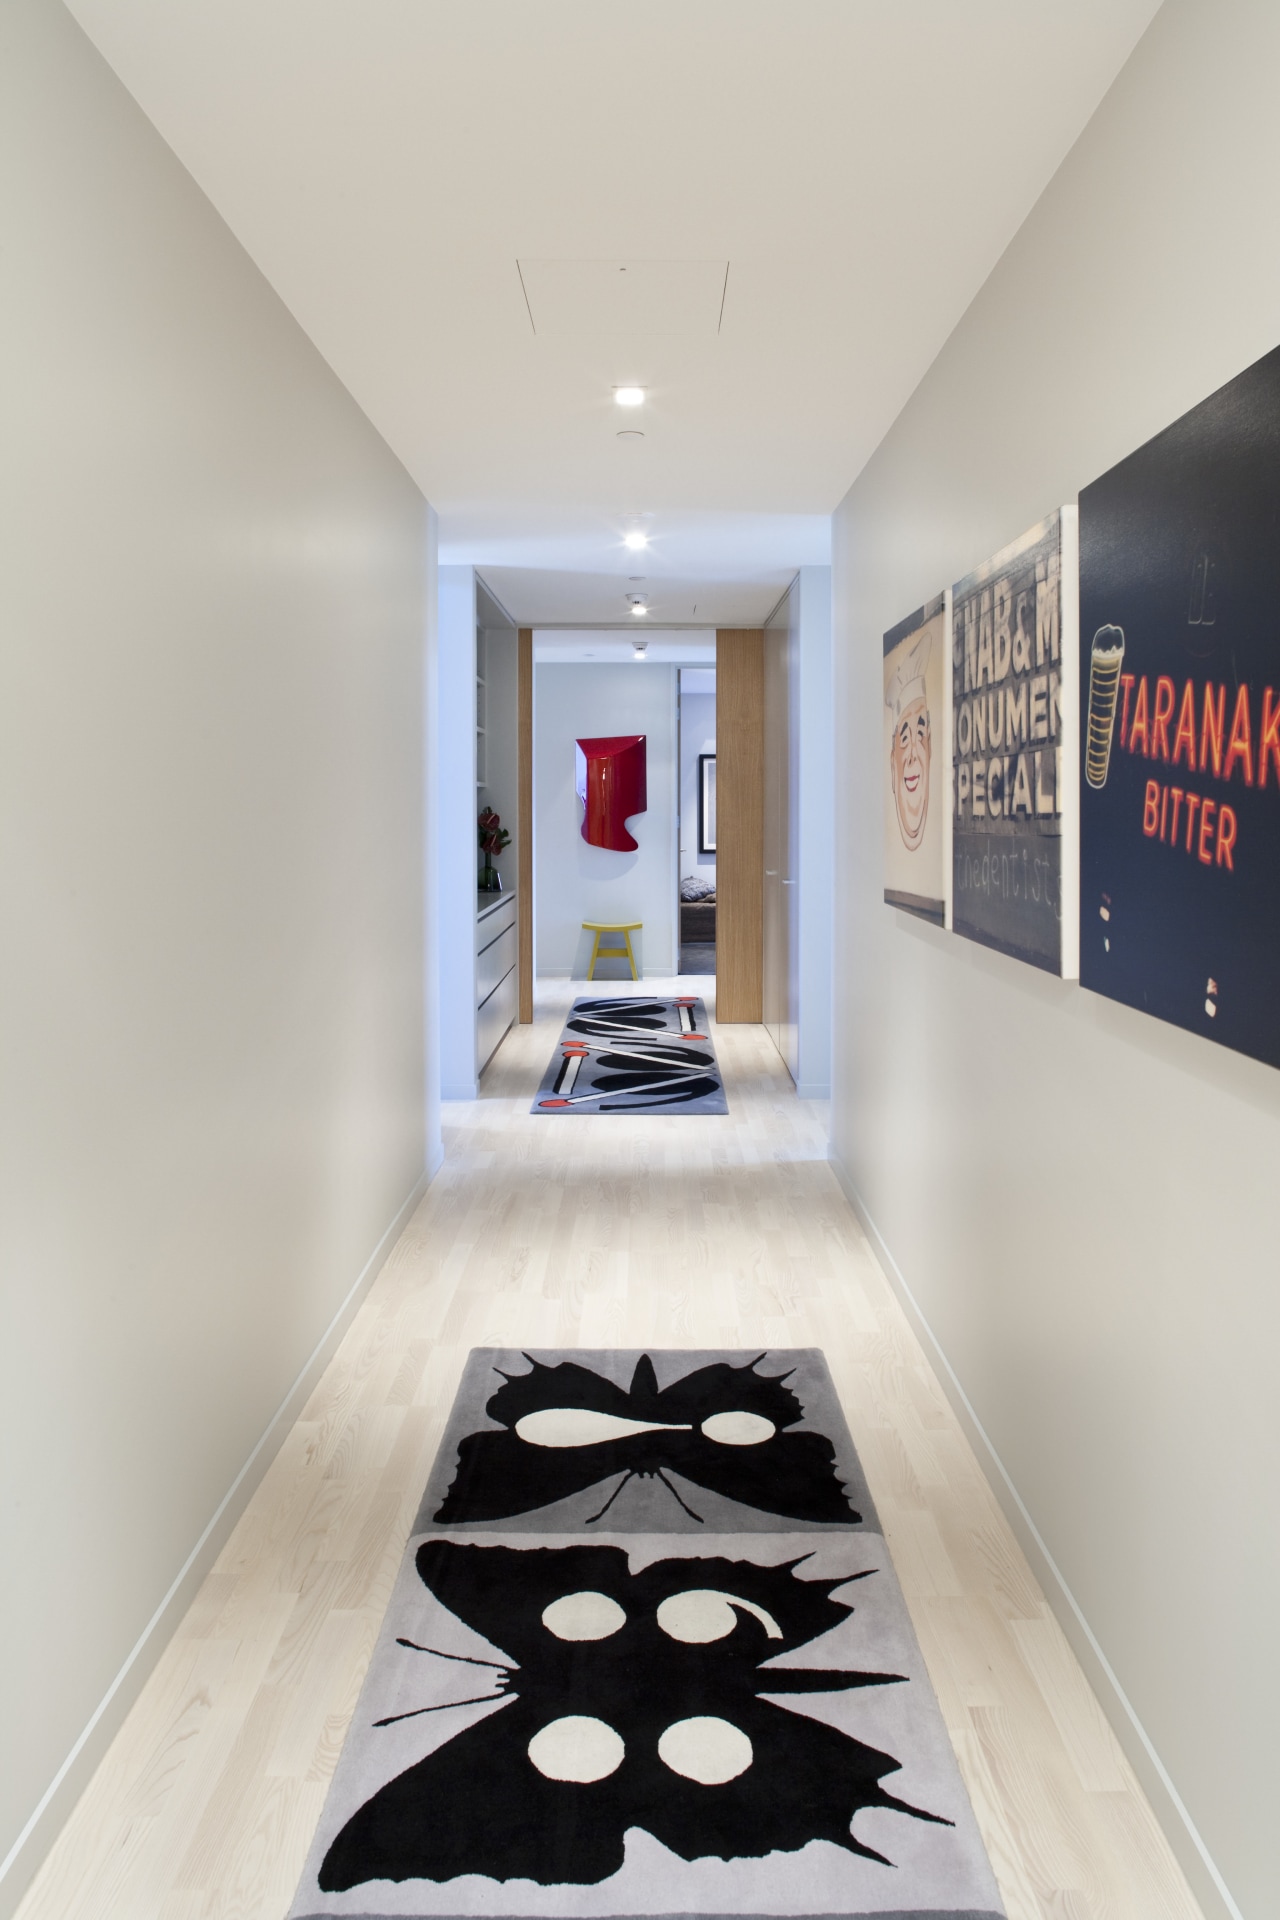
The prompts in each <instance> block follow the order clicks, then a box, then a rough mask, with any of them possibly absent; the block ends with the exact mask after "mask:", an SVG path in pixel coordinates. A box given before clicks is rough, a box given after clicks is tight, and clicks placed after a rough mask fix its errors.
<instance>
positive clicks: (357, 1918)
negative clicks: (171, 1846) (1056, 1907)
mask: <svg viewBox="0 0 1280 1920" xmlns="http://www.w3.org/2000/svg"><path fill="white" fill-rule="evenodd" d="M294 1920H333V1915H332V1914H330V1913H320V1912H316V1913H300V1914H296V1915H295V1916H294ZM344 1920H400V1916H398V1915H394V1914H386V1913H374V1912H369V1913H352V1914H347V1915H346V1916H345V1917H344ZM437 1920H477V1916H476V1915H475V1914H453V1915H441V1916H437ZM508 1920H511V1916H508ZM600 1920H770V1917H769V1915H768V1914H741V1913H642V1914H637V1913H629V1914H626V1915H625V1916H623V1915H614V1916H609V1915H605V1914H602V1915H601V1916H600ZM788 1920H1004V1915H1003V1914H1001V1913H998V1912H997V1911H996V1909H995V1908H994V1907H880V1908H877V1909H876V1910H875V1911H874V1912H872V1910H871V1909H870V1908H867V1909H865V1910H864V1911H863V1912H862V1913H855V1914H848V1913H843V1914H830V1913H800V1914H791V1915H788Z"/></svg>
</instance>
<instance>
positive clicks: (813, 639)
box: [791, 567, 835, 1100]
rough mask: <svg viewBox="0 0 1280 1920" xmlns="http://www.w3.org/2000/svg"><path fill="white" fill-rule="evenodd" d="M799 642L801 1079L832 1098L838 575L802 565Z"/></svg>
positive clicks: (803, 1092) (805, 1095)
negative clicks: (834, 586)
mask: <svg viewBox="0 0 1280 1920" xmlns="http://www.w3.org/2000/svg"><path fill="white" fill-rule="evenodd" d="M791 599H792V603H793V606H794V608H795V618H796V619H797V620H798V623H799V638H800V889H799V891H800V1044H799V1053H800V1077H799V1079H798V1080H797V1081H796V1091H797V1092H798V1093H799V1094H800V1097H801V1098H802V1099H806V1100H825V1099H826V1098H827V1096H828V1095H829V1094H830V1092H831V943H832V902H833V899H834V895H835V883H834V871H833V869H834V861H833V857H832V856H833V849H834V831H833V822H834V813H835V807H834V791H835V786H834V783H835V772H834V754H835V729H834V726H833V724H832V704H831V569H830V567H801V569H800V571H799V573H798V574H797V575H796V579H795V584H794V586H793V587H792V589H791Z"/></svg>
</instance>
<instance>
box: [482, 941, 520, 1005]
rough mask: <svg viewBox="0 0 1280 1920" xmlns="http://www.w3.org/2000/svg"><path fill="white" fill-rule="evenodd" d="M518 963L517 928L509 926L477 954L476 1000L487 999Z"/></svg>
mask: <svg viewBox="0 0 1280 1920" xmlns="http://www.w3.org/2000/svg"><path fill="white" fill-rule="evenodd" d="M515 963H516V930H515V928H514V927H508V928H507V930H506V932H505V933H500V934H499V935H498V937H497V939H496V940H494V941H491V943H490V944H489V945H488V946H487V947H485V948H483V950H482V951H481V952H480V953H478V954H477V955H476V1000H477V1002H479V1001H482V1000H487V999H488V998H489V995H490V994H491V993H492V992H493V990H494V988H495V987H496V986H497V984H498V982H499V980H501V979H502V977H503V975H504V974H508V973H510V971H511V969H512V967H514V965H515Z"/></svg>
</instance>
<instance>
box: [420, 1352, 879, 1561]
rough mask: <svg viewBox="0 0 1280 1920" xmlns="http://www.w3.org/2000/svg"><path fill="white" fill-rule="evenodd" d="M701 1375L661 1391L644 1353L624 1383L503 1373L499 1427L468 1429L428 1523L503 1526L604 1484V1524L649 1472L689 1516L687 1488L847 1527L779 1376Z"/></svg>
mask: <svg viewBox="0 0 1280 1920" xmlns="http://www.w3.org/2000/svg"><path fill="white" fill-rule="evenodd" d="M763 1357H764V1356H763V1355H761V1356H759V1357H758V1358H756V1359H755V1360H752V1361H749V1362H748V1363H747V1364H746V1365H745V1366H738V1367H734V1366H727V1365H725V1364H724V1363H722V1362H721V1363H717V1364H715V1365H712V1366H706V1367H698V1368H696V1369H694V1370H692V1371H691V1372H689V1373H688V1374H686V1375H685V1376H684V1378H683V1379H680V1380H676V1381H673V1382H672V1383H671V1384H670V1385H669V1386H667V1387H665V1388H663V1389H659V1386H658V1381H657V1377H656V1375H655V1373H654V1368H653V1362H652V1360H650V1359H649V1357H648V1355H644V1356H643V1357H642V1358H641V1359H640V1360H639V1361H638V1362H637V1363H636V1368H635V1371H634V1373H633V1375H632V1378H631V1385H630V1388H629V1389H624V1388H622V1387H620V1386H618V1385H616V1384H615V1383H614V1382H613V1381H612V1380H608V1379H606V1378H605V1377H604V1376H603V1375H602V1374H599V1373H596V1372H594V1371H593V1370H592V1369H591V1368H590V1367H586V1366H583V1365H581V1364H580V1363H579V1362H577V1361H572V1360H568V1361H561V1362H560V1364H559V1365H557V1366H553V1367H548V1366H544V1365H543V1364H542V1363H541V1362H540V1361H538V1360H533V1359H530V1360H529V1367H530V1371H529V1372H528V1373H525V1374H518V1375H514V1376H510V1377H506V1378H505V1383H504V1385H503V1386H501V1387H500V1388H499V1389H498V1391H497V1392H496V1393H495V1394H494V1395H493V1397H492V1399H491V1400H490V1401H489V1403H488V1405H487V1406H486V1408H485V1412H486V1413H487V1415H488V1416H489V1418H490V1419H491V1420H496V1421H498V1422H499V1424H500V1427H501V1431H500V1432H495V1431H493V1430H492V1429H489V1430H485V1431H482V1432H479V1433H472V1434H468V1435H467V1437H466V1438H465V1439H464V1440H463V1441H462V1442H461V1444H460V1446H459V1448H458V1471H457V1475H456V1477H455V1479H454V1482H453V1485H452V1486H451V1487H450V1489H449V1492H448V1495H447V1496H446V1498H445V1500H444V1503H443V1505H442V1506H441V1507H440V1509H439V1511H438V1512H437V1514H436V1515H435V1519H436V1521H437V1522H438V1523H439V1524H441V1525H444V1526H450V1525H462V1526H465V1525H467V1524H468V1523H469V1522H476V1521H485V1520H503V1519H509V1518H510V1517H511V1516H512V1515H513V1514H518V1513H528V1512H530V1511H531V1510H532V1509H534V1508H536V1507H545V1506H550V1505H551V1503H552V1502H553V1501H556V1500H562V1499H564V1498H565V1497H566V1496H567V1495H569V1494H574V1493H579V1492H581V1491H582V1489H583V1488H585V1487H596V1486H598V1487H600V1489H601V1495H602V1498H601V1505H600V1510H599V1512H598V1513H597V1514H595V1515H593V1516H592V1519H593V1520H595V1521H599V1520H603V1519H604V1518H605V1516H606V1515H607V1514H608V1513H609V1511H610V1509H611V1507H612V1506H613V1503H614V1501H615V1500H616V1499H617V1498H618V1496H619V1495H620V1494H621V1493H622V1492H623V1490H624V1488H625V1487H626V1485H627V1483H628V1482H629V1481H631V1480H632V1479H635V1478H646V1479H647V1478H653V1479H655V1480H657V1481H659V1482H660V1483H661V1484H663V1485H664V1486H665V1487H666V1489H667V1491H668V1493H669V1495H670V1498H671V1500H672V1501H673V1502H674V1503H675V1505H676V1506H678V1507H679V1508H680V1509H681V1511H682V1512H684V1513H686V1514H689V1515H691V1517H692V1518H694V1519H695V1520H696V1519H697V1518H698V1517H699V1515H698V1511H697V1489H698V1488H699V1487H705V1488H708V1489H709V1490H710V1491H712V1492H713V1493H720V1494H724V1495H726V1496H728V1497H729V1498H730V1499H733V1500H737V1501H740V1502H741V1503H742V1504H743V1505H745V1506H753V1507H759V1508H763V1509H765V1510H766V1511H768V1512H770V1513H776V1514H781V1515H785V1516H786V1517H787V1518H788V1519H792V1520H815V1521H834V1522H845V1523H849V1522H856V1521H858V1520H859V1519H860V1518H861V1515H860V1514H859V1513H857V1512H855V1510H854V1509H853V1507H852V1506H851V1505H850V1503H849V1501H848V1499H847V1497H846V1494H845V1491H844V1488H843V1486H842V1484H841V1482H840V1481H839V1479H838V1478H837V1476H836V1470H835V1464H834V1463H835V1453H834V1449H833V1447H832V1445H831V1442H830V1441H829V1440H828V1439H826V1438H825V1437H824V1436H823V1435H822V1434H820V1433H812V1432H796V1431H793V1429H795V1428H796V1426H797V1424H798V1422H799V1421H800V1420H801V1419H802V1418H803V1415H804V1408H803V1406H802V1405H801V1403H800V1400H799V1399H798V1398H797V1396H796V1394H795V1393H794V1392H792V1390H791V1388H790V1387H789V1386H788V1385H787V1376H786V1375H785V1374H783V1375H781V1376H774V1375H769V1374H765V1373H761V1372H760V1371H759V1368H760V1360H761V1359H763Z"/></svg>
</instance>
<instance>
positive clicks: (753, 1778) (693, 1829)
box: [320, 1540, 951, 1892]
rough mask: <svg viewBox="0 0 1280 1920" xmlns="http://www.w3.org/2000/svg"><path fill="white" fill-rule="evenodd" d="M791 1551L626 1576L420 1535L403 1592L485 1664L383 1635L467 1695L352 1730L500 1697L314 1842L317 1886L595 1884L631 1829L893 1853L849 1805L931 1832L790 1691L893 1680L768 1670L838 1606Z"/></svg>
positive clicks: (582, 1562) (743, 1844)
mask: <svg viewBox="0 0 1280 1920" xmlns="http://www.w3.org/2000/svg"><path fill="white" fill-rule="evenodd" d="M806 1558H807V1556H805V1555H802V1556H801V1557H800V1559H798V1560H794V1561H791V1562H788V1563H786V1564H784V1565H782V1566H759V1565H757V1564H756V1563H754V1562H752V1561H747V1560H732V1559H726V1558H714V1557H707V1558H697V1559H670V1560H659V1561H657V1562H655V1563H654V1564H652V1565H651V1566H649V1567H647V1568H645V1569H644V1570H643V1571H641V1572H639V1573H635V1574H632V1573H631V1572H630V1569H629V1564H628V1557H627V1554H626V1553H625V1552H624V1551H623V1550H622V1549H621V1548H618V1547H607V1546H596V1545H582V1546H571V1547H556V1548H534V1549H530V1550H527V1551H521V1550H516V1549H512V1548H508V1547H498V1546H492V1547H486V1546H471V1545H466V1546H463V1545H458V1544H455V1543H453V1542H451V1541H441V1540H430V1541H427V1542H426V1543H425V1544H424V1545H423V1546H421V1547H419V1549H418V1553H417V1558H416V1566H417V1571H418V1575H419V1578H420V1579H421V1580H422V1582H423V1585H424V1586H425V1587H426V1588H427V1589H428V1590H429V1591H430V1592H431V1593H432V1594H433V1595H434V1596H435V1597H436V1599H437V1600H438V1601H439V1602H440V1603H441V1604H442V1605H443V1606H444V1607H446V1608H447V1609H448V1611H449V1612H450V1613H452V1614H453V1615H455V1616H456V1618H457V1619H459V1620H461V1621H463V1622H465V1624H466V1625H467V1626H468V1627H470V1628H472V1629H473V1630H474V1632H475V1633H477V1634H479V1635H480V1636H481V1637H482V1639H483V1640H484V1641H485V1642H487V1644H488V1650H489V1652H491V1653H492V1654H494V1655H496V1656H498V1657H497V1658H492V1659H487V1658H486V1659H481V1658H478V1657H476V1656H474V1655H459V1654H456V1653H447V1652H443V1651H441V1650H439V1649H436V1648H434V1647H431V1646H428V1645H425V1644H420V1643H419V1642H417V1641H414V1640H410V1639H408V1638H401V1639H400V1640H399V1641H398V1643H397V1644H398V1645H399V1646H400V1647H401V1648H402V1650H403V1653H404V1657H405V1658H406V1659H407V1660H409V1661H411V1662H413V1663H415V1665H419V1664H420V1663H421V1662H423V1661H424V1660H430V1661H433V1662H449V1661H452V1662H455V1663H457V1664H458V1667H459V1679H460V1682H461V1684H463V1685H465V1684H466V1679H468V1678H469V1679H473V1680H474V1682H475V1687H474V1691H473V1692H471V1693H470V1695H469V1697H467V1698H463V1699H459V1700H456V1701H451V1702H448V1701H447V1702H439V1701H433V1702H432V1703H431V1704H427V1705H423V1706H420V1707H410V1708H408V1709H407V1710H406V1711H405V1712H403V1713H397V1714H393V1715H390V1716H388V1717H387V1718H386V1719H384V1720H380V1721H378V1722H376V1723H375V1729H374V1730H371V1733H376V1729H377V1728H382V1727H387V1726H391V1725H393V1724H397V1725H398V1724H401V1723H403V1722H405V1721H408V1720H413V1719H416V1718H419V1717H420V1716H423V1715H426V1714H433V1713H438V1712H443V1711H450V1710H451V1709H453V1708H456V1707H466V1706H471V1705H475V1704H478V1703H480V1702H489V1701H495V1702H498V1703H500V1704H499V1707H498V1710H497V1711H496V1712H491V1713H488V1714H486V1715H485V1716H484V1717H483V1718H482V1719H480V1720H476V1721H473V1722H472V1723H471V1724H470V1725H468V1726H467V1727H465V1728H464V1729H463V1731H461V1732H460V1733H457V1734H455V1735H454V1736H453V1737H452V1738H451V1739H447V1740H446V1741H445V1742H444V1743H443V1744H442V1745H441V1746H438V1747H436V1748H435V1750H434V1751H432V1752H430V1753H428V1754H427V1755H426V1756H425V1757H424V1758H423V1759H421V1760H419V1761H418V1762H416V1763H415V1764H413V1765H411V1766H409V1767H408V1768H406V1769H405V1771H404V1772H402V1773H400V1774H397V1775H396V1776H395V1777H394V1778H393V1779H391V1780H390V1781H388V1782H387V1783H386V1785H384V1786H383V1787H381V1788H380V1789H379V1790H378V1791H377V1792H376V1793H374V1794H373V1795H372V1797H371V1798H370V1799H368V1800H367V1801H366V1802H365V1803H364V1804H363V1805H362V1806H361V1807H359V1808H358V1809H357V1811H356V1812H355V1813H354V1814H353V1815H352V1816H351V1818H350V1819H349V1820H348V1821H347V1822H346V1824H345V1825H344V1826H343V1827H342V1829H341V1830H340V1831H339V1833H338V1834H337V1836H336V1838H335V1839H334V1841H333V1842H332V1844H331V1846H330V1847H329V1849H328V1852H327V1853H326V1855H325V1858H324V1862H323V1865H322V1867H321V1870H320V1886H321V1888H322V1889H323V1890H324V1891H326V1892H343V1891H345V1890H346V1889H348V1888H351V1887H354V1886H357V1885H359V1884H360V1883H361V1882H363V1881H367V1880H397V1881H399V1880H407V1879H423V1880H433V1881H443V1880H450V1879H453V1878H455V1877H456V1876H457V1875H460V1874H484V1875H486V1876H488V1877H489V1878H491V1879H496V1880H511V1879H528V1880H534V1881H537V1882H538V1883H539V1884H540V1885H543V1886H549V1885H558V1884H562V1883H570V1884H577V1885H594V1884H597V1883H598V1882H600V1881H601V1880H604V1879H606V1878H607V1877H608V1876H609V1875H610V1874H613V1873H616V1872H617V1871H618V1870H619V1869H620V1868H621V1867H622V1865H623V1860H624V1837H625V1835H626V1832H627V1829H628V1828H632V1827H640V1828H643V1829H644V1831H645V1832H647V1833H649V1834H651V1835H653V1837H654V1838H655V1839H657V1840H658V1841H660V1842H661V1843H662V1845H663V1846H665V1847H667V1848H668V1849H669V1850H670V1851H671V1852H672V1853H674V1854H676V1855H678V1856H679V1857H680V1858H681V1859H683V1860H689V1861H692V1860H699V1859H705V1858H707V1857H718V1858H721V1859H725V1860H728V1859H734V1858H750V1859H761V1858H763V1857H764V1856H765V1855H767V1854H770V1853H773V1852H793V1851H796V1850H798V1849H799V1848H801V1847H803V1846H806V1845H807V1844H808V1843H809V1842H811V1841H814V1840H826V1841H830V1842H832V1843H833V1844H835V1845H836V1846H839V1847H842V1848H844V1849H845V1850H846V1851H847V1852H849V1853H852V1854H857V1855H860V1856H861V1857H863V1858H864V1859H867V1860H871V1861H879V1862H882V1863H884V1864H885V1865H892V1862H891V1861H889V1860H888V1858H887V1856H886V1855H885V1854H884V1853H881V1852H879V1851H878V1850H877V1849H875V1848H873V1847H870V1846H867V1845H864V1844H863V1843H862V1842H861V1841H859V1840H858V1839H857V1838H856V1837H855V1835H854V1833H853V1822H854V1819H855V1817H856V1816H857V1814H858V1813H859V1812H860V1811H861V1810H863V1809H864V1808H879V1809H886V1810H891V1811H893V1812H896V1813H899V1814H902V1815H905V1816H909V1817H910V1818H911V1819H913V1820H924V1821H929V1822H931V1823H933V1824H935V1825H939V1826H949V1825H951V1822H950V1821H948V1820H944V1819H942V1818H941V1816H939V1815H936V1814H932V1813H928V1812H926V1811H923V1810H922V1809H920V1808H918V1807H913V1806H909V1805H908V1804H907V1803H906V1802H904V1801H902V1800H899V1799H897V1798H895V1797H894V1795H892V1794H891V1793H889V1792H887V1791H886V1790H885V1788H884V1786H883V1784H882V1782H883V1781H884V1778H885V1776H886V1775H888V1774H890V1773H893V1772H894V1771H896V1770H897V1768H898V1766H899V1764H900V1763H899V1762H898V1761H897V1760H895V1759H894V1758H893V1757H892V1756H891V1755H889V1754H886V1753H882V1752H879V1751H877V1750H876V1749H875V1748H874V1747H871V1746H868V1745H866V1744H865V1743H864V1742H863V1741H861V1740H859V1739H857V1738H855V1737H854V1736H853V1735H852V1734H848V1733H845V1732H842V1731H840V1730H839V1729H838V1728H836V1727H833V1726H831V1725H829V1724H828V1723H827V1722H826V1721H825V1720H818V1719H814V1718H812V1717H811V1716H810V1715H809V1714H807V1713H806V1712H805V1710H804V1708H803V1707H802V1706H801V1705H800V1704H799V1696H802V1695H804V1694H811V1693H816V1694H824V1695H827V1696H828V1697H829V1696H830V1695H831V1694H832V1693H835V1692H838V1691H843V1690H847V1689H850V1688H861V1687H883V1686H889V1685H894V1684H905V1682H904V1676H902V1675H900V1674H893V1673H868V1672H856V1671H851V1670H849V1669H823V1668H816V1667H811V1666H803V1665H797V1666H777V1665H776V1664H775V1661H776V1659H777V1658H779V1657H782V1656H785V1655H787V1654H790V1653H793V1652H795V1651H796V1650H797V1649H799V1648H801V1647H803V1646H804V1645H805V1644H806V1643H808V1642H809V1641H812V1640H813V1639H815V1638H816V1637H817V1636H818V1635H820V1634H823V1633H826V1632H828V1631H829V1630H830V1629H831V1628H833V1627H835V1626H838V1625H840V1624H841V1623H842V1622H843V1621H845V1620H846V1619H847V1618H848V1617H849V1615H850V1614H851V1613H852V1612H853V1610H854V1604H853V1602H852V1601H849V1600H837V1599H836V1598H835V1597H834V1590H835V1589H836V1588H838V1587H842V1586H846V1585H848V1584H851V1582H850V1581H849V1579H848V1577H844V1578H840V1579H835V1580H822V1579H813V1580H804V1579H801V1578H799V1577H798V1575H797V1572H796V1569H797V1567H799V1566H801V1565H802V1564H803V1562H804V1560H805V1559H806ZM868 1577H870V1576H869V1575H868V1574H867V1573H862V1574H859V1575H855V1576H853V1579H854V1580H857V1579H866V1578H868ZM463 1668H466V1669H469V1672H468V1673H467V1675H466V1676H465V1677H464V1676H463V1674H462V1671H461V1669H463ZM434 1677H435V1679H436V1684H437V1685H438V1684H439V1681H438V1669H437V1670H436V1675H435V1676H434ZM424 1690H426V1689H425V1688H424ZM788 1700H791V1701H793V1702H794V1703H795V1704H794V1705H787V1704H780V1703H781V1702H785V1701H788ZM881 1831H883V1829H881Z"/></svg>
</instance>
